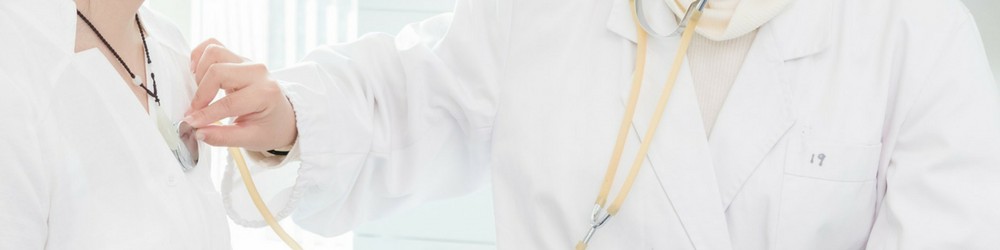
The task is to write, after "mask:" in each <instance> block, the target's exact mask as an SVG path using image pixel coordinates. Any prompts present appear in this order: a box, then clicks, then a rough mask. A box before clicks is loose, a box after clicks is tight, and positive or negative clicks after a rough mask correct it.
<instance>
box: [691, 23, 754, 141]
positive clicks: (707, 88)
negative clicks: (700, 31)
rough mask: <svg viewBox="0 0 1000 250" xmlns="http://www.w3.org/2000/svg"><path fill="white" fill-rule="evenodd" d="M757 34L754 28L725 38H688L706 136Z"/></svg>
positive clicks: (696, 91) (695, 85) (698, 36)
mask: <svg viewBox="0 0 1000 250" xmlns="http://www.w3.org/2000/svg"><path fill="white" fill-rule="evenodd" d="M756 36H757V31H756V30H754V31H751V32H750V33H748V34H746V35H743V36H741V37H737V38H733V39H730V40H725V41H712V40H711V39H708V38H705V37H704V36H701V35H695V36H694V38H693V40H692V42H691V47H690V48H689V49H688V52H687V56H688V63H689V64H690V67H691V77H692V79H693V80H694V90H695V93H696V94H697V96H698V106H700V107H701V117H702V121H704V123H705V133H706V135H707V136H711V135H712V127H713V126H715V120H716V118H718V116H719V111H721V110H722V105H723V104H724V103H725V101H726V96H728V95H729V89H731V88H732V86H733V84H734V83H735V82H736V76H737V75H738V74H739V72H740V68H743V61H744V60H745V59H746V56H747V52H749V51H750V45H752V44H753V41H754V38H755V37H756Z"/></svg>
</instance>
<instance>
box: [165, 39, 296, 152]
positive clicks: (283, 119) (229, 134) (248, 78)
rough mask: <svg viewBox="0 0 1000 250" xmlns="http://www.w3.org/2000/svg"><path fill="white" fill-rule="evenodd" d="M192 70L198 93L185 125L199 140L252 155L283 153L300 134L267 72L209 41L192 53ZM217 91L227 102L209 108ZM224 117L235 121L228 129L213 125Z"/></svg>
mask: <svg viewBox="0 0 1000 250" xmlns="http://www.w3.org/2000/svg"><path fill="white" fill-rule="evenodd" d="M191 70H192V71H193V72H194V74H195V81H196V82H197V83H198V91H197V92H195V95H194V99H193V100H191V108H190V109H189V111H188V113H187V114H186V117H185V118H184V121H186V122H187V123H188V124H190V125H191V126H192V127H195V128H197V132H196V137H197V138H198V139H199V140H202V141H204V142H205V143H208V144H210V145H214V146H227V147H243V148H246V149H248V150H254V151H265V150H271V149H277V148H286V147H289V146H291V145H292V144H293V143H294V142H295V138H296V136H297V134H298V129H297V128H296V126H295V113H294V111H293V110H292V104H291V103H290V102H289V101H288V99H287V98H286V97H285V95H284V94H283V93H282V92H281V88H280V87H279V86H278V82H277V81H275V80H274V79H271V76H270V73H269V72H268V70H267V66H264V65H263V64H260V63H253V62H251V61H249V60H247V59H246V58H243V57H240V56H238V55H236V54H235V53H233V52H231V51H229V50H228V49H226V47H224V46H223V45H222V44H221V43H219V41H216V40H215V39H209V40H206V41H205V42H202V43H201V44H200V45H198V47H196V48H195V49H194V51H193V52H191ZM219 89H223V90H225V91H226V96H225V97H223V98H221V99H219V100H218V101H216V102H215V103H212V99H214V98H215V95H216V94H217V93H218V92H219ZM227 117H236V119H235V121H234V122H233V124H232V125H217V124H213V123H215V122H216V121H219V120H222V119H223V118H227Z"/></svg>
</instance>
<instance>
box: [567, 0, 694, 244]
mask: <svg viewBox="0 0 1000 250" xmlns="http://www.w3.org/2000/svg"><path fill="white" fill-rule="evenodd" d="M635 1H639V0H632V2H633V4H632V6H633V11H634V12H633V13H638V11H641V10H639V9H638V8H636V5H635ZM692 6H694V5H692ZM689 11H693V12H692V13H691V16H690V19H689V20H688V21H689V23H688V25H687V26H686V27H684V32H683V33H681V42H680V45H679V46H678V48H677V54H676V55H675V56H674V62H673V65H671V68H670V73H669V74H668V75H667V80H666V83H665V86H664V88H663V91H662V92H661V94H660V98H659V100H658V101H657V104H656V110H655V112H654V113H653V117H652V119H651V120H650V122H649V126H648V128H647V129H646V133H645V134H644V135H643V137H642V138H646V140H642V144H640V146H639V152H638V153H636V156H635V160H634V161H633V162H632V166H631V168H630V169H629V174H628V177H627V178H626V179H625V182H624V183H623V184H622V187H621V190H619V192H618V196H617V197H615V199H614V201H613V202H612V203H611V205H610V206H608V207H607V210H606V211H607V214H606V215H605V216H604V218H598V217H599V216H598V215H597V214H598V213H599V212H600V210H601V209H602V208H604V206H605V205H606V204H607V200H608V196H609V195H610V193H611V186H612V184H614V181H615V175H616V174H617V172H618V166H619V164H620V161H621V157H622V152H623V151H624V148H625V141H626V140H627V138H628V132H629V129H630V127H631V125H632V118H633V117H634V116H635V110H636V105H637V103H638V101H639V92H640V89H641V86H642V79H643V76H644V74H645V68H646V48H647V44H648V39H649V34H648V33H647V32H646V31H645V29H644V28H643V27H642V26H641V25H640V21H639V19H638V14H635V15H634V16H633V21H634V22H635V26H636V34H637V35H636V40H637V41H636V61H635V65H636V66H635V67H636V68H635V71H634V72H633V74H632V85H631V89H630V91H629V100H628V105H627V107H626V111H625V115H624V117H623V118H622V122H621V125H620V127H619V131H618V138H617V141H616V142H615V148H614V150H613V152H612V154H611V161H610V163H608V169H607V171H606V172H605V175H604V182H603V183H602V185H601V190H600V193H599V194H598V196H597V201H596V202H595V206H594V211H593V214H592V218H591V219H592V225H591V230H590V232H588V234H587V236H586V237H585V238H584V240H582V241H580V242H579V243H577V245H576V249H578V250H583V249H586V248H587V244H588V243H589V240H590V237H591V236H592V235H593V233H594V231H595V230H596V229H597V227H598V226H600V225H602V224H603V223H604V222H605V221H606V220H607V219H608V218H610V217H611V216H614V215H615V214H617V213H618V212H619V211H620V209H621V206H622V204H623V203H624V202H625V198H626V197H628V194H629V192H630V191H631V190H632V185H633V184H634V183H635V178H636V176H638V175H639V169H641V166H642V164H643V163H644V162H645V161H644V158H645V156H646V153H647V152H648V151H649V147H650V145H651V142H652V141H653V140H652V138H653V136H654V135H655V134H656V130H657V128H658V127H659V124H660V121H661V120H662V118H663V113H664V111H665V110H666V107H667V103H668V101H669V100H670V94H671V93H672V92H673V88H674V85H675V84H676V83H677V77H678V75H679V74H680V71H681V65H683V63H684V57H685V55H686V54H687V50H688V48H689V47H690V45H691V39H692V38H693V37H694V31H695V27H697V26H698V21H699V20H700V19H701V14H702V11H701V10H700V9H692V10H689Z"/></svg>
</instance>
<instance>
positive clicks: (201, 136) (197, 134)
mask: <svg viewBox="0 0 1000 250" xmlns="http://www.w3.org/2000/svg"><path fill="white" fill-rule="evenodd" d="M194 138H195V139H197V140H198V141H205V134H204V133H202V132H201V130H195V131H194Z"/></svg>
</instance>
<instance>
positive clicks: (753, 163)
mask: <svg viewBox="0 0 1000 250" xmlns="http://www.w3.org/2000/svg"><path fill="white" fill-rule="evenodd" d="M803 6H820V7H819V8H812V9H808V10H806V9H801V8H803ZM822 6H823V5H820V4H809V5H798V6H794V5H793V6H792V7H791V8H790V9H788V10H786V11H785V12H784V13H783V15H781V16H779V17H777V18H775V19H774V20H772V22H770V23H768V24H767V25H765V26H763V27H761V28H760V30H759V31H758V34H757V37H756V38H755V40H754V44H753V46H751V47H750V51H749V52H748V53H747V56H746V59H745V61H744V62H743V67H742V68H741V69H740V72H739V75H738V76H737V78H736V82H735V83H734V84H733V87H732V89H731V90H730V92H729V96H728V97H727V98H726V101H725V104H724V105H723V108H722V110H721V111H720V112H719V116H718V118H717V120H716V123H715V127H714V128H713V132H712V137H711V139H710V140H709V145H710V148H711V152H712V153H713V160H714V166H715V169H716V175H717V179H718V181H719V191H720V192H721V194H722V199H723V204H724V206H725V208H726V209H728V207H729V205H730V204H731V203H732V201H733V199H734V198H735V197H736V195H738V194H739V192H740V190H741V188H742V187H743V184H744V183H745V182H746V181H747V179H749V178H750V176H751V175H753V173H754V172H755V171H756V169H757V166H759V165H760V163H761V162H762V161H763V160H764V157H766V156H767V155H768V154H769V153H770V152H771V151H773V150H774V145H775V144H777V143H778V141H779V140H780V139H781V138H782V137H783V136H784V135H785V134H786V132H787V131H788V130H789V129H790V128H791V127H792V125H793V124H794V123H795V120H796V119H795V115H794V109H793V106H792V105H793V103H794V101H793V100H792V98H794V97H793V96H792V94H791V87H792V86H791V83H790V82H789V80H788V79H786V78H783V77H782V75H783V72H784V70H783V67H784V62H785V61H786V60H792V59H797V58H802V57H806V56H809V55H813V54H816V53H819V52H820V51H822V50H824V49H825V48H826V47H827V46H828V44H829V43H828V41H827V38H828V33H829V29H828V28H827V27H825V26H826V25H827V24H828V22H827V21H828V20H829V19H827V18H826V15H828V13H829V9H827V8H824V7H822ZM779 37H780V38H779Z"/></svg>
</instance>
